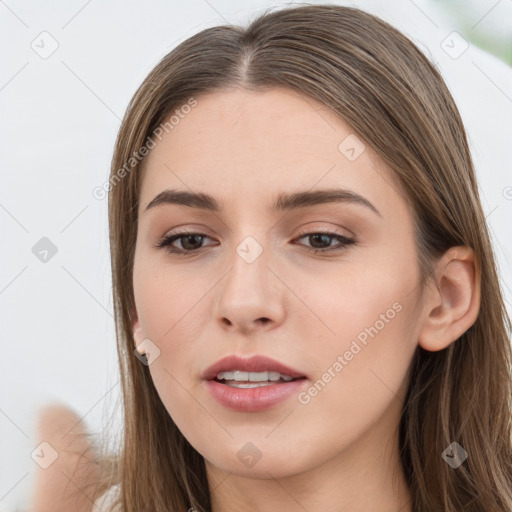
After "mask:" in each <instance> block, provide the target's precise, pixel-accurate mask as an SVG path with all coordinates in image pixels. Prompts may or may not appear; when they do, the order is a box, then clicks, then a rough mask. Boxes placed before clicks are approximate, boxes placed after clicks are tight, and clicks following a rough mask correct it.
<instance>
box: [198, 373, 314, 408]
mask: <svg viewBox="0 0 512 512" xmlns="http://www.w3.org/2000/svg"><path fill="white" fill-rule="evenodd" d="M306 380H307V379H297V380H292V381H290V382H282V383H278V384H277V383H276V384H269V385H268V386H259V387H257V388H235V387H232V386H228V385H227V384H221V383H220V382H217V381H216V380H207V381H204V382H205V386H206V388H207V389H208V391H209V392H210V393H211V395H212V396H213V398H215V400H217V402H219V403H220V404H221V405H223V406H224V407H227V408H228V409H232V410H234V411H239V412H258V411H265V410H267V409H270V408H271V407H273V406H275V405H277V404H279V403H281V402H283V401H284V400H286V399H287V398H289V397H290V396H292V395H297V394H298V393H299V392H300V389H301V388H302V387H303V386H304V383H305V382H306Z"/></svg>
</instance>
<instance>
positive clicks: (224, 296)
mask: <svg viewBox="0 0 512 512" xmlns="http://www.w3.org/2000/svg"><path fill="white" fill-rule="evenodd" d="M232 262H233V263H232V266H231V268H230V270H229V271H228V272H227V274H226V275H225V277H224V279H222V281H221V283H219V286H218V288H217V290H218V291H217V293H218V300H217V305H216V311H215V314H216V318H217V320H218V321H219V322H220V323H221V324H222V328H223V329H227V330H230V331H237V332H239V333H241V334H249V333H251V332H253V331H257V330H261V329H264V330H268V329H273V328H275V327H276V326H278V325H280V324H281V323H282V322H283V319H284V316H285V308H286V306H285V300H286V297H285V290H286V287H285V286H284V285H283V283H282V280H280V279H279V278H278V277H277V276H276V271H275V270H273V269H271V268H270V267H269V265H268V263H269V261H268V258H267V252H266V251H263V252H262V253H261V254H260V255H259V256H258V257H257V258H256V259H255V260H254V261H252V262H248V261H246V259H244V258H243V257H241V256H240V255H239V254H238V253H236V252H235V254H234V256H233V259H232Z"/></svg>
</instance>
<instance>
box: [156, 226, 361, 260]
mask: <svg viewBox="0 0 512 512" xmlns="http://www.w3.org/2000/svg"><path fill="white" fill-rule="evenodd" d="M205 238H209V237H208V236H207V235H205V234H203V233H179V234H176V235H170V236H166V237H163V238H162V239H161V240H160V241H159V242H158V243H157V244H156V246H157V247H158V248H160V249H161V248H164V249H165V250H166V251H167V252H170V253H175V254H181V255H185V254H190V253H193V252H198V250H199V249H202V248H203V247H202V246H201V243H202V241H203V240H204V239H205ZM302 238H309V239H310V241H312V242H313V245H310V246H306V250H307V251H309V252H314V253H318V252H327V251H336V250H342V249H344V248H345V247H346V246H348V245H351V244H354V243H355V240H353V239H351V238H347V237H346V236H343V235H339V234H337V233H330V232H323V231H319V232H311V233H303V234H301V236H299V237H298V238H296V239H295V240H301V239H302ZM332 239H337V240H338V241H339V243H338V245H337V246H331V245H330V241H332ZM176 240H180V243H181V246H182V247H181V248H179V247H176V246H174V245H173V243H174V242H175V241H176Z"/></svg>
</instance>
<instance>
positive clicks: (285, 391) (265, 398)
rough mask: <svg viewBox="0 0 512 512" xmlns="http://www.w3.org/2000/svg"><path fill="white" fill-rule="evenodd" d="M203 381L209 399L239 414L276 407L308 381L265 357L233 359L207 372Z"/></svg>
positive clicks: (203, 374)
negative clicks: (209, 396)
mask: <svg viewBox="0 0 512 512" xmlns="http://www.w3.org/2000/svg"><path fill="white" fill-rule="evenodd" d="M201 378H202V379H203V380H204V381H205V382H204V385H205V387H206V389H207V390H208V391H209V393H210V395H211V396H212V397H213V398H214V399H216V400H217V402H219V403H220V404H221V405H222V406H224V407H226V408H228V409H231V410H235V411H238V412H258V411H263V410H267V409H269V408H272V407H276V406H277V405H278V404H279V403H281V402H283V401H285V400H286V399H287V398H290V397H291V396H293V395H294V394H298V393H299V391H300V390H301V389H302V388H303V387H304V383H305V382H306V381H307V380H308V377H307V376H306V375H304V374H303V373H301V372H300V371H298V370H295V369H293V368H291V367H289V366H287V365H285V364H283V363H281V362H279V361H276V360H275V359H271V358H268V357H266V356H252V357H250V358H244V357H241V356H237V355H232V356H228V357H225V358H223V359H220V360H219V361H217V362H216V363H214V364H213V365H212V366H210V367H209V368H207V369H206V370H205V371H204V372H203V373H202V374H201Z"/></svg>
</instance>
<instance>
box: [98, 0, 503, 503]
mask: <svg viewBox="0 0 512 512" xmlns="http://www.w3.org/2000/svg"><path fill="white" fill-rule="evenodd" d="M232 87H239V88H244V89H247V90H251V91H262V90H265V89H269V88H273V87H287V88H290V89H293V90H295V91H299V92H300V93H302V94H303V95H305V96H309V97H311V98H313V99H315V100H317V101H320V102H322V103H323V104H325V105H326V106H328V107H330V108H331V109H332V110H333V111H334V112H336V113H337V114H338V115H339V116H340V117H341V118H342V119H343V120H345V121H346V122H347V123H348V124H349V125H350V126H351V127H352V128H353V130H354V131H355V132H356V133H357V134H358V136H359V137H361V139H362V140H364V141H365V143H367V144H369V145H370V146H371V147H372V148H373V149H374V150H375V151H376V152H377V153H378V155H379V156H380V157H381V158H382V159H383V160H384V162H385V163H386V164H388V165H389V166H390V168H391V169H392V170H393V172H394V174H393V175H394V176H395V177H396V179H397V182H398V183H399V185H400V188H401V189H402V190H403V193H404V194H405V198H406V199H407V201H408V202H409V204H410V205H411V207H412V211H413V213H414V223H415V241H416V247H417V254H418V263H419V266H420V270H421V276H422V281H421V285H422V286H424V285H425V283H426V282H427V280H428V279H429V278H430V277H432V275H433V274H432V271H433V262H434V261H435V260H436V258H438V257H439V256H440V255H442V254H443V253H444V252H445V251H446V250H447V249H448V248H450V247H452V246H458V245H464V246H469V247H471V248H472V249H473V250H474V252H475V256H476V260H477V265H478V269H479V274H478V275H479V277H480V279H481V306H480V310H479V314H478V317H477V319H476V321H475V323H474V324H473V325H472V326H471V328H470V329H468V330H467V331H466V332H465V333H464V334H463V335H462V336H460V338H459V339H457V340H456V341H455V342H453V343H451V344H450V345H449V346H448V347H447V348H446V349H444V350H440V351H438V352H429V351H426V350H424V349H422V348H421V347H419V346H418V347H417V350H416V352H415V355H414V359H413V361H412V364H411V373H410V382H409V387H408V392H407V396H406V400H405V403H404V407H403V411H402V416H401V420H400V424H399V438H400V455H401V460H402V464H403V468H404V472H405V476H406V479H407V483H408V485H409V488H410V491H411V495H412V499H413V501H412V503H413V510H414V511H415V512H432V511H446V512H460V511H461V510H465V511H468V512H469V511H475V512H476V511H479V512H484V511H485V512H490V511H496V512H498V511H499V512H510V511H511V510H512V404H511V397H512V377H511V375H512V355H511V352H512V351H511V345H510V340H509V336H510V331H511V324H510V318H509V317H508V315H507V311H506V309H505V306H504V301H503V297H502V294H501V290H500V284H499V280H498V276H497V272H496V264H495V259H494V255H493V250H492V247H491V243H490V240H489V234H488V229H487V225H486V221H485V217H484V213H483V211H482V206H481V202H480V197H479V192H478V187H477V182H476V179H475V173H474V169H473V164H472V160H471V156H470V152H469V149H468V142H467V138H466V133H465V130H464V126H463V124H462V121H461V117H460V114H459V112H458V109H457V107H456V105H455V103H454V100H453V98H452V96H451V95H450V92H449V91H448V89H447V87H446V85H445V83H444V81H443V79H442V77H441V76H440V74H439V73H438V71H437V69H436V68H435V67H434V66H433V65H432V64H431V63H430V62H429V60H428V59H427V58H426V57H425V56H424V55H423V53H422V52H421V51H420V50H419V49H418V48H417V47H416V46H415V45H414V44H413V43H412V42H411V41H410V40H409V39H408V38H407V37H405V36H404V35H403V34H401V33H400V32H399V31H398V30H396V29H395V28H393V27H392V26H390V25H389V24H387V23H385V22H384V21H382V20H380V19H379V18H377V17H375V16H373V15H370V14H368V13H366V12H364V11H361V10H359V9H356V8H351V7H342V6H335V5H307V4H306V5H300V6H293V7H287V8H283V9H280V10H275V11H272V10H268V11H266V12H265V13H263V14H262V15H260V16H259V17H258V18H256V19H254V20H253V21H252V22H251V23H250V24H249V26H248V27H238V26H228V25H225V26H217V27H213V28H209V29H206V30H202V31H201V32H199V33H197V34H196V35H194V36H192V37H190V38H189V39H187V40H186V41H184V42H183V43H181V44H179V45H178V46H177V47H176V48H175V49H173V50H172V51H171V52H170V53H169V54H167V55H166V56H165V57H164V58H163V59H162V60H161V61H160V62H159V63H158V65H157V66H156V67H155V68H154V69H153V70H152V71H151V72H150V74H149V75H148V76H147V78H146V79H145V80H144V81H143V83H142V84H141V86H140V87H139V88H138V90H137V91H136V93H135V95H134V97H133V98H132V100H131V102H130V104H129V106H128V109H127V111H126V114H125V116H124V119H123V121H122V125H121V128H120V130H119V134H118V138H117V142H116V145H115V151H114V155H113V159H112V169H111V175H110V183H109V197H108V199H109V228H110V250H111V263H112V277H113V301H114V312H115V322H116V333H117V348H118V354H119V364H120V374H121V385H122V400H123V422H124V430H123V433H122V438H120V441H119V447H118V450H117V451H114V452H113V453H110V452H109V454H108V456H107V453H106V452H105V453H104V454H103V456H102V458H101V465H102V478H101V482H100V485H99V486H98V488H97V492H98V494H99V493H101V492H103V491H104V490H105V488H106V487H107V486H109V485H112V484H119V489H120V494H119V499H118V500H117V504H118V505H119V506H120V507H121V510H122V511H125V512H141V511H144V510H146V511H148V512H149V511H151V512H164V511H165V512H168V511H169V510H173V511H178V510H183V511H185V510H187V509H189V508H190V507H193V508H195V509H196V510H197V511H198V512H206V511H209V510H210V495H209V491H208V484H207V480H206V472H205V465H204V459H203V457H202V456H201V455H200V454H199V453H198V452H197V451H196V450H195V449H194V448H193V447H192V446H191V445H190V444H189V443H188V442H187V440H186V439H185V438H184V436H183V435H182V434H181V432H180V431H179V430H178V428H177V427H176V425H175V424H174V422H173V420H172V418H171V417H170V416H169V414H168V412H167V410H166V409H165V407H164V405H163V404H162V402H161V400H160V398H159V396H158V393H157V391H156V389H155V387H154V385H153V381H152V379H151V375H150V373H149V370H148V367H147V366H145V365H143V364H141V362H140V361H139V360H138V359H137V358H136V357H135V355H134V342H133V332H132V329H133V324H134V321H135V319H136V317H135V303H134V294H133V264H134V249H135V242H136V234H137V207H138V201H139V194H140V187H141V179H142V170H143V164H144V162H145V160H144V158H143V157H142V156H141V154H143V153H144V152H143V151H142V149H141V148H144V147H146V148H148V147H149V145H150V142H151V141H153V140H154V139H155V134H158V133H160V132H158V129H159V127H161V126H164V127H166V131H168V130H169V129H171V128H172V122H169V121H167V125H166V124H165V123H166V120H168V118H169V116H171V115H172V114H173V113H174V112H175V111H176V109H183V112H185V109H184V108H183V106H184V105H190V104H191V100H192V101H199V102H200V100H201V99H200V96H201V94H203V93H211V92H214V91H219V90H221V89H226V88H232ZM149 149H150V147H149ZM145 153H147V151H146V152H145ZM452 442H457V443H459V444H460V445H461V446H462V447H463V448H464V449H465V450H466V452H467V453H468V458H467V459H466V460H465V461H464V462H463V463H462V464H461V465H460V466H459V467H458V468H456V469H452V468H451V467H449V465H448V464H447V463H446V462H445V461H444V460H443V458H442V457H441V454H442V452H443V451H444V450H445V449H446V448H447V447H448V446H449V445H450V444H451V443H452Z"/></svg>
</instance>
